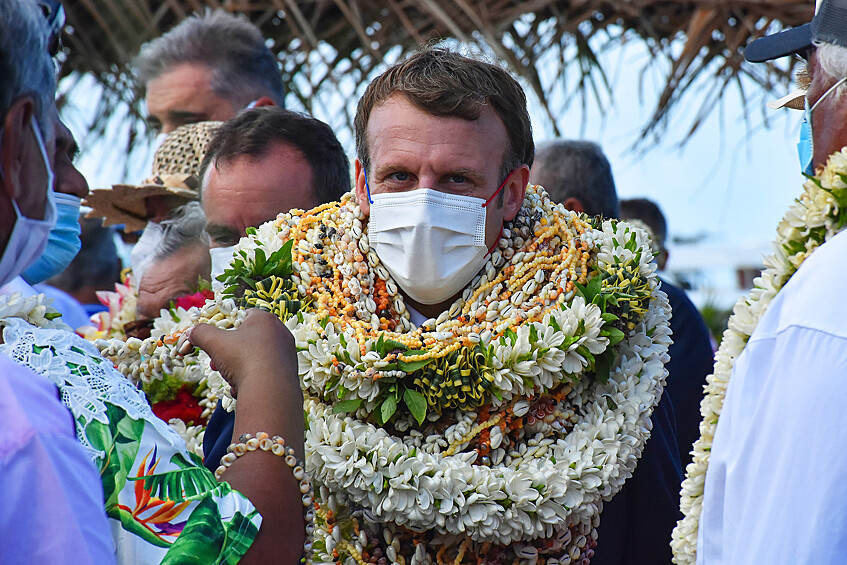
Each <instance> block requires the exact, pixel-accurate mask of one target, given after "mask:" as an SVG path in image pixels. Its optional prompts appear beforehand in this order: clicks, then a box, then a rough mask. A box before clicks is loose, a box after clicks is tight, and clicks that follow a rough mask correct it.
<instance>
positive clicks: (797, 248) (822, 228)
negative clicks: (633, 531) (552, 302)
mask: <svg viewBox="0 0 847 565" xmlns="http://www.w3.org/2000/svg"><path fill="white" fill-rule="evenodd" d="M803 190H804V192H803V193H802V194H801V195H800V198H799V199H797V200H796V202H795V203H794V204H792V205H791V207H790V208H789V209H788V212H787V213H786V214H785V216H784V217H783V219H782V221H781V222H780V223H779V225H778V226H777V237H776V239H775V240H774V243H773V253H772V254H771V255H769V256H766V257H765V259H764V263H765V270H764V271H762V274H761V276H759V277H757V278H756V279H755V280H754V282H753V284H754V288H753V290H751V291H750V294H749V295H748V296H745V297H743V298H741V299H739V301H738V303H736V305H735V308H734V309H733V314H732V316H731V317H730V319H729V323H728V328H727V329H726V331H724V334H723V339H722V341H721V346H720V348H719V349H718V352H717V354H716V357H715V371H714V374H712V375H710V376H709V377H707V379H706V395H705V397H704V398H703V400H702V402H701V404H700V413H701V415H702V416H703V421H702V422H701V424H700V439H698V440H697V441H696V442H695V443H694V451H693V459H692V462H691V463H689V465H688V467H687V469H686V478H685V480H684V481H683V483H682V490H681V491H680V496H681V498H680V509H681V510H682V513H683V515H684V517H683V519H682V520H680V521H679V523H678V524H677V526H676V528H675V529H674V531H673V540H672V542H671V546H672V548H673V552H674V563H677V564H680V565H681V564H688V563H694V562H695V561H696V559H697V532H698V529H699V525H700V513H701V511H702V509H703V488H704V486H705V482H706V470H707V469H708V467H709V454H710V451H711V447H712V440H713V439H714V434H715V429H716V428H717V425H718V418H719V417H720V413H721V408H722V407H723V401H724V397H725V395H726V389H727V386H728V385H729V379H730V376H731V375H732V368H733V366H734V364H735V360H736V359H737V358H738V356H739V355H740V354H741V352H742V351H743V350H744V347H745V346H746V345H747V340H748V339H749V338H750V336H751V335H752V333H753V330H754V329H755V327H756V324H757V323H758V321H759V319H760V318H761V317H762V315H763V314H764V313H765V310H766V309H767V307H768V305H769V304H770V302H771V300H773V298H774V296H776V294H777V292H779V290H780V289H781V288H782V287H783V286H785V283H787V282H788V279H790V278H791V276H792V275H793V274H794V273H795V272H796V271H797V269H799V268H800V265H802V264H803V261H805V260H806V258H807V257H808V256H809V255H811V254H812V252H813V251H814V250H815V249H817V248H818V247H819V246H820V245H821V244H823V243H824V242H826V241H828V240H829V239H831V238H832V237H833V236H835V235H836V234H838V233H839V232H840V231H841V230H843V229H844V228H845V226H847V213H846V212H847V147H845V148H844V149H842V150H841V151H839V152H836V153H834V154H833V155H832V156H830V157H829V159H828V160H827V163H826V166H825V167H824V168H823V170H820V172H819V173H818V174H817V175H816V176H815V177H809V179H808V180H807V181H806V182H805V183H804V184H803Z"/></svg>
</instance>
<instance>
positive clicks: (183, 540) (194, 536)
mask: <svg viewBox="0 0 847 565" xmlns="http://www.w3.org/2000/svg"><path fill="white" fill-rule="evenodd" d="M224 534H225V531H224V527H223V522H222V521H221V514H220V511H219V510H218V506H217V504H216V502H215V501H214V500H213V499H212V498H209V497H207V498H204V499H203V500H202V501H201V502H200V504H198V505H197V507H196V508H194V511H193V512H192V513H191V516H189V517H188V521H187V522H186V524H185V527H184V528H183V529H182V533H180V534H179V537H178V538H176V541H175V542H174V543H173V545H172V546H171V547H170V549H169V550H168V553H167V554H166V555H165V558H164V559H162V565H178V564H181V563H187V562H191V563H217V562H218V560H219V557H220V553H221V550H222V549H223V543H224V540H225V539H226V536H225V535H224Z"/></svg>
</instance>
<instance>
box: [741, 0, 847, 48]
mask: <svg viewBox="0 0 847 565" xmlns="http://www.w3.org/2000/svg"><path fill="white" fill-rule="evenodd" d="M818 43H831V44H833V45H838V46H841V47H845V48H847V0H822V1H819V3H818V4H817V10H816V13H815V16H814V17H813V18H812V21H811V22H809V23H807V24H803V25H801V26H797V27H795V28H791V29H786V30H783V31H781V32H779V33H774V34H773V35H767V36H765V37H762V38H760V39H757V40H756V41H754V42H752V43H751V44H750V45H748V46H747V48H746V49H745V50H744V58H745V59H747V60H748V61H749V62H751V63H764V62H765V61H771V60H773V59H777V58H779V57H784V56H786V55H793V54H797V55H800V56H801V57H804V58H805V56H806V53H807V52H808V50H809V49H811V48H813V47H814V46H815V45H816V44H818Z"/></svg>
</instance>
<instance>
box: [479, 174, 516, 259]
mask: <svg viewBox="0 0 847 565" xmlns="http://www.w3.org/2000/svg"><path fill="white" fill-rule="evenodd" d="M516 170H517V169H512V171H511V172H510V173H509V174H508V175H506V179H505V180H504V181H503V183H502V184H501V185H500V187H499V188H498V189H497V190H496V191H495V192H494V194H492V195H491V198H489V199H488V200H486V201H485V203H483V205H482V207H483V208H485V207H487V206H488V205H489V204H490V203H491V201H492V200H494V197H495V196H497V195H498V194H500V191H501V190H503V187H504V186H506V183H507V182H509V179H510V178H512V175H513V174H515V171H516ZM502 236H503V225H502V224H501V225H500V233H498V234H497V238H496V239H495V240H494V245H492V246H491V247H490V248H489V249H488V253H486V254H485V256H486V257H488V256H489V255H491V254H492V253H493V252H494V250H495V249H496V248H497V244H498V243H500V238H501V237H502Z"/></svg>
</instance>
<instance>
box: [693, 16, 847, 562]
mask: <svg viewBox="0 0 847 565" xmlns="http://www.w3.org/2000/svg"><path fill="white" fill-rule="evenodd" d="M795 54H796V55H799V56H801V57H803V58H805V59H806V61H807V63H808V66H807V69H808V73H809V79H810V81H809V87H808V89H806V91H805V100H803V102H804V103H805V106H806V108H808V109H807V111H806V117H807V119H806V122H805V123H804V125H803V129H804V130H805V129H806V128H808V127H810V128H811V131H810V132H808V135H804V136H803V137H801V143H800V144H799V145H798V149H800V157H801V169H802V170H805V171H807V172H809V173H817V174H818V175H819V176H820V179H819V181H815V182H820V183H821V184H822V185H823V186H825V187H826V186H832V185H831V184H829V183H831V182H832V180H831V179H832V178H836V177H837V174H830V173H827V174H821V173H822V172H823V168H822V167H824V165H826V163H827V160H828V158H829V157H830V156H831V155H833V154H834V153H835V152H836V151H843V148H844V147H845V146H847V120H845V116H847V97H845V95H844V93H845V92H847V86H845V83H847V0H824V1H823V2H820V3H819V5H818V10H817V13H816V15H815V17H814V19H813V20H812V22H811V25H809V24H806V25H803V26H800V27H797V28H792V29H789V30H786V31H783V32H780V33H777V34H773V35H770V36H767V37H764V38H762V39H759V40H758V41H756V42H754V43H752V44H750V45H749V46H748V47H747V49H746V51H745V57H746V58H747V60H748V61H751V62H764V61H768V60H772V59H775V58H778V57H781V56H784V55H790V56H795ZM840 155H841V157H838V158H833V159H832V160H831V162H832V163H833V168H834V170H837V169H838V168H839V167H838V165H837V163H838V160H839V159H843V153H841V154H840ZM798 172H799V171H798ZM798 178H799V174H798ZM839 182H840V181H839ZM798 184H799V183H798ZM809 184H811V183H809ZM804 196H805V195H804ZM804 202H805V200H804ZM827 206H834V205H829V204H827ZM810 207H811V208H814V205H812V206H810ZM837 208H838V207H836V209H837ZM818 209H820V208H818ZM839 212H840V213H843V209H842V210H841V211H839ZM822 215H823V216H824V218H823V220H824V221H826V223H827V224H829V223H830V222H833V224H834V225H835V226H839V225H843V224H841V221H840V219H835V220H833V219H831V218H830V217H829V214H828V213H826V212H824V213H823V214H822ZM815 221H817V220H812V221H808V220H806V219H805V218H801V219H800V220H799V225H798V226H797V227H792V229H795V230H796V231H798V232H799V231H802V230H809V231H812V229H813V227H814V225H815V224H814V222H815ZM786 223H787V222H786ZM821 223H823V221H821ZM804 224H805V225H804ZM806 233H808V232H806ZM808 241H810V242H811V239H809V240H808ZM820 243H821V245H820V246H817V245H816V246H814V247H812V248H811V250H810V251H809V255H808V256H807V257H806V258H805V259H804V260H803V262H802V264H801V265H800V266H799V268H797V271H796V272H794V273H793V274H789V276H790V278H788V277H786V278H788V281H787V282H786V283H785V284H784V286H781V288H780V289H779V291H778V292H777V293H776V295H775V296H774V297H773V298H772V299H770V301H769V302H764V308H766V309H764V312H763V313H761V314H759V317H758V320H757V319H756V318H755V317H753V319H752V321H746V320H745V321H743V322H741V324H746V325H752V324H755V327H754V329H753V330H752V331H751V333H750V335H749V338H748V339H746V342H745V343H744V346H743V349H742V350H740V352H739V351H738V350H737V349H734V350H731V353H730V355H732V356H733V357H735V356H736V355H737V357H736V358H735V359H734V361H733V362H732V363H733V365H732V372H731V375H730V378H729V383H728V385H726V386H727V390H726V396H725V398H724V399H723V404H722V406H721V404H717V406H720V408H719V411H720V419H719V420H718V423H717V427H716V429H715V432H714V440H713V441H712V445H711V450H710V456H709V461H708V465H709V466H708V471H707V472H706V478H705V485H704V486H703V487H702V488H703V489H704V490H703V502H702V513H701V515H700V523H699V531H698V536H697V563H698V564H709V565H712V564H714V565H722V564H730V563H750V564H758V563H762V564H764V563H815V564H817V565H836V564H839V565H840V564H842V563H844V559H845V556H846V555H847V535H845V532H847V512H845V507H847V455H845V450H844V449H843V447H842V446H843V445H844V442H845V440H847V434H845V430H847V411H845V410H844V405H845V399H847V354H846V353H847V326H845V324H844V320H845V318H847V305H845V301H844V300H843V299H842V298H841V296H842V295H843V293H844V290H845V282H844V281H845V279H847V268H845V265H847V263H845V257H847V232H845V231H844V230H841V231H839V232H838V233H836V234H827V236H826V241H825V242H824V241H821V242H820ZM780 247H781V248H787V247H788V246H787V245H785V246H784V247H783V246H780ZM783 257H784V256H783ZM782 260H783V261H787V260H786V259H782ZM772 272H773V271H772ZM766 285H767V283H766ZM766 285H765V288H766V289H767V286H766ZM777 288H779V287H777ZM764 292H765V293H768V292H770V290H765V291H764ZM754 300H755V299H754ZM759 304H762V303H761V302H759ZM760 311H761V310H760ZM730 324H731V325H732V324H733V320H731V321H730ZM736 327H737V326H736ZM739 331H740V330H739ZM729 337H730V338H732V335H731V334H730V336H729ZM726 339H727V338H725V340H726ZM723 353H724V351H719V352H718V358H719V359H721V358H722V354H723ZM718 368H720V367H718ZM722 378H726V377H725V376H724V377H722ZM710 400H711V401H712V402H713V403H714V400H713V399H710ZM706 405H707V403H704V406H706Z"/></svg>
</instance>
